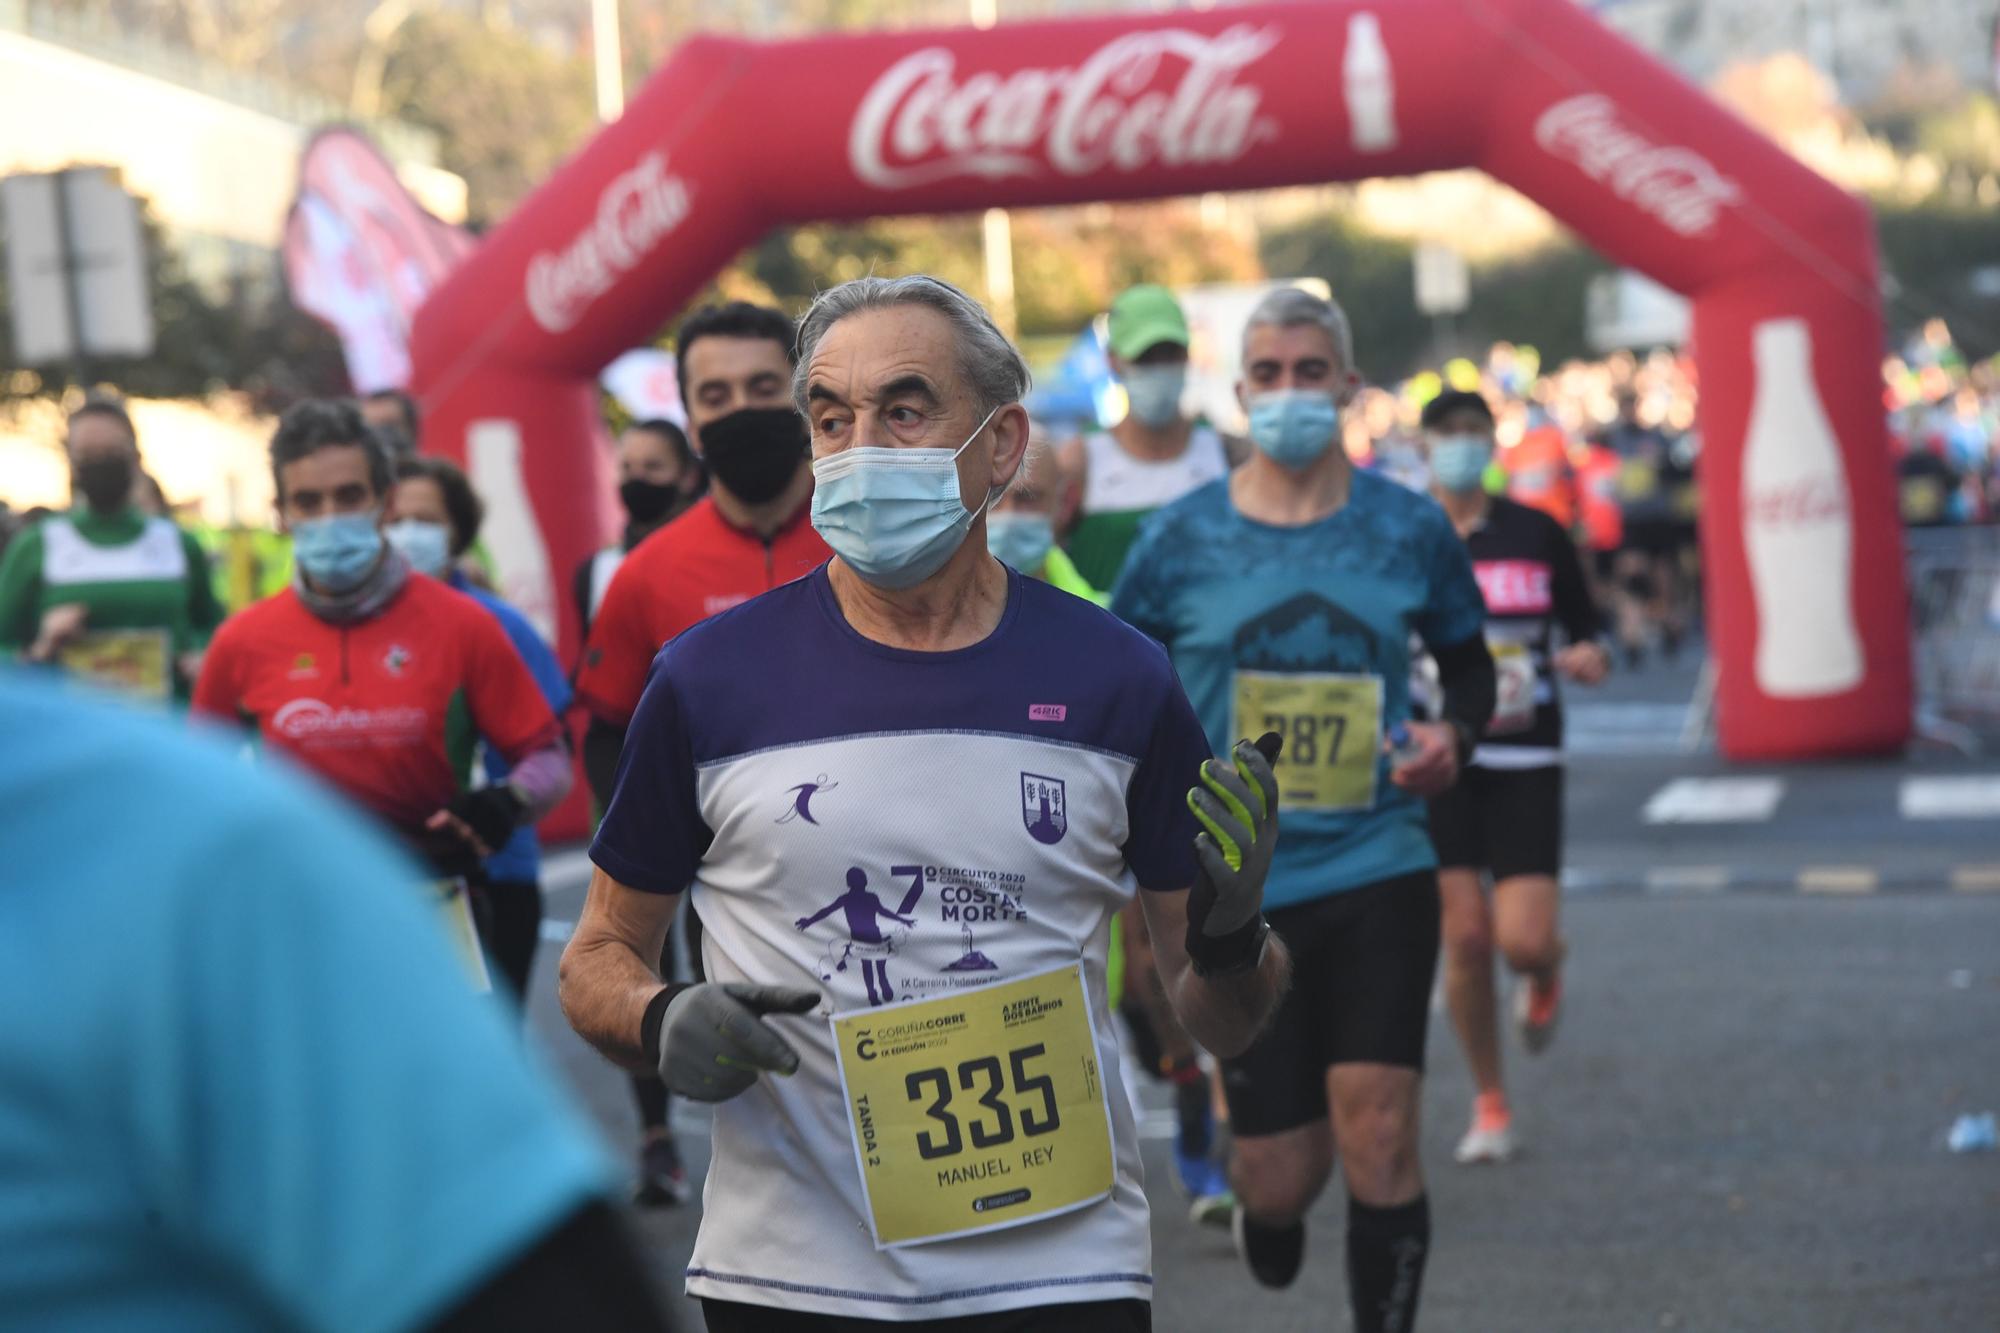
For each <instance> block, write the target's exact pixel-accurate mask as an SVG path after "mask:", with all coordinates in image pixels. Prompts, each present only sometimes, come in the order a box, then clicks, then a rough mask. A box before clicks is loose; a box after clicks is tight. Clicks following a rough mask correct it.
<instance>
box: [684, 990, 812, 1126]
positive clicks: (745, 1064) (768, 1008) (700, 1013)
mask: <svg viewBox="0 0 2000 1333" xmlns="http://www.w3.org/2000/svg"><path fill="white" fill-rule="evenodd" d="M819 1001H820V996H819V992H818V991H810V990H800V989H797V988H795V987H791V986H757V985H752V984H751V983H749V982H745V981H727V982H703V983H701V984H699V985H694V986H689V987H687V988H686V989H684V990H682V991H680V992H679V993H677V994H675V995H674V996H673V997H672V998H671V999H670V1000H668V1001H667V1008H666V1013H665V1015H664V1016H663V1017H662V1019H661V1021H660V1037H659V1041H660V1045H659V1061H660V1081H661V1082H663V1083H665V1084H666V1085H667V1087H668V1088H670V1089H672V1090H673V1091H675V1092H678V1093H679V1094H680V1095H681V1096H683V1097H686V1098H688V1099H689V1100H691V1101H697V1102H726V1101H728V1100H729V1099H730V1098H731V1097H734V1096H736V1094H738V1093H740V1092H742V1091H743V1090H744V1089H745V1088H748V1087H749V1086H750V1085H751V1084H752V1083H755V1082H756V1081H757V1076H758V1075H759V1074H761V1073H763V1072H764V1071H766V1070H769V1071H770V1072H772V1073H774V1074H791V1073H795V1072H796V1071H797V1070H798V1067H799V1053H798V1052H797V1051H795V1050H793V1049H792V1045H791V1043H790V1042H788V1041H786V1040H785V1039H784V1038H783V1037H781V1036H779V1035H778V1033H777V1031H776V1030H775V1029H773V1028H772V1027H771V1026H770V1025H769V1024H767V1023H765V1022H764V1017H765V1015H767V1014H803V1013H808V1012H810V1011H811V1010H813V1009H814V1008H816V1007H818V1005H819Z"/></svg>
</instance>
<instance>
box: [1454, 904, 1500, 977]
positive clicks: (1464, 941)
mask: <svg viewBox="0 0 2000 1333" xmlns="http://www.w3.org/2000/svg"><path fill="white" fill-rule="evenodd" d="M1444 951H1445V956H1446V957H1447V958H1449V959H1450V960H1451V962H1452V964H1453V966H1456V967H1479V966H1482V965H1484V964H1486V963H1488V962H1490V961H1491V960H1492V958H1493V923H1492V922H1491V921H1489V920H1488V919H1487V917H1486V913H1485V912H1483V911H1471V910H1467V911H1455V910H1453V905H1452V904H1450V903H1449V901H1447V905H1446V907H1445V913H1444Z"/></svg>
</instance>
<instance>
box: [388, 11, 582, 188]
mask: <svg viewBox="0 0 2000 1333" xmlns="http://www.w3.org/2000/svg"><path fill="white" fill-rule="evenodd" d="M440 71H449V73H450V76H449V77H440ZM381 105H382V110H383V112H384V114H386V115H390V116H394V117H396V118H398V119H400V120H404V121H408V122H409V123H411V124H413V125H419V126H422V127H424V128H427V129H431V130H434V131H436V132H437V134H438V137H439V139H440V141H441V144H442V149H441V152H442V158H441V161H440V162H439V165H440V166H443V167H444V168H446V169H447V170H449V171H455V172H457V173H458V174H459V175H461V176H463V177H465V182H466V189H467V199H468V211H469V216H470V218H471V220H472V221H473V222H474V223H476V224H485V223H491V222H495V221H498V220H499V219H500V218H502V217H504V216H505V215H506V213H507V212H508V211H509V210H510V209H512V208H513V206H514V205H515V204H516V203H518V202H519V201H520V200H521V198H522V196H524V195H526V194H527V193H528V192H529V191H530V190H532V189H533V188H534V187H535V186H537V185H540V184H541V183H542V182H543V181H544V180H546V179H547V178H548V176H549V174H550V173H551V172H552V171H554V170H555V168H556V166H557V164H558V163H560V162H561V161H562V159H563V158H564V157H566V156H567V155H568V154H569V153H570V151H571V150H573V149H574V148H576V147H577V146H578V145H580V144H581V143H583V142H584V140H585V139H587V138H588V137H589V135H590V133H591V131H592V130H594V129H595V128H596V125H597V118H596V112H595V110H594V105H595V104H594V101H593V97H592V92H591V76H590V67H589V65H588V64H587V63H585V62H584V61H583V60H582V59H581V58H579V57H577V56H573V55H555V54H552V53H551V52H550V51H549V50H548V49H547V48H545V47H544V46H542V45H541V44H540V43H538V42H536V41H534V40H533V39H532V38H531V37H529V36H527V35H525V34H523V33H522V32H520V31H518V30H516V29H512V28H492V27H488V26H486V25H485V24H484V23H481V22H480V21H478V20H477V19H475V18H473V17H470V16H468V15H465V14H460V13H451V12H443V11H437V12H420V13H417V14H414V15H413V16H412V17H411V18H410V19H409V20H408V21H407V22H405V23H403V24H402V25H401V26H400V28H398V30H397V31H396V34H395V39H394V44H393V46H392V47H391V49H390V53H389V58H388V61H387V64H386V66H385V68H384V70H383V76H382V102H381Z"/></svg>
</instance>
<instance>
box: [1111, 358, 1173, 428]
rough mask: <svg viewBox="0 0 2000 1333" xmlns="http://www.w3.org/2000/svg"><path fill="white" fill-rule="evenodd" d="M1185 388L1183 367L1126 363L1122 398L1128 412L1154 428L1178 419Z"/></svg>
mask: <svg viewBox="0 0 2000 1333" xmlns="http://www.w3.org/2000/svg"><path fill="white" fill-rule="evenodd" d="M1186 388H1187V367H1186V366H1130V367H1127V368H1126V371H1125V399H1126V401H1127V402H1128V403H1130V404H1131V406H1132V415H1133V416H1135V417H1137V418H1138V419H1139V420H1140V421H1142V422H1144V423H1145V424H1146V425H1148V426H1151V427H1152V428H1153V429H1155V430H1158V429H1160V428H1161V427H1162V426H1167V425H1170V424H1172V423H1173V422H1174V421H1176V420H1178V419H1179V418H1180V414H1181V393H1182V391H1184V390H1185V389H1186Z"/></svg>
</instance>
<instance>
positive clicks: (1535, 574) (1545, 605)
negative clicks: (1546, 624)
mask: <svg viewBox="0 0 2000 1333" xmlns="http://www.w3.org/2000/svg"><path fill="white" fill-rule="evenodd" d="M1472 576H1473V577H1474V578H1476V579H1478V580H1479V591H1480V592H1481V593H1482V594H1483V595H1484V596H1485V598H1486V610H1487V613H1488V614H1490V615H1496V616H1531V615H1544V614H1547V612H1548V611H1549V609H1550V608H1551V607H1552V606H1553V605H1554V604H1555V602H1554V599H1553V597H1552V596H1551V590H1550V583H1551V579H1550V575H1549V567H1548V565H1547V564H1545V563H1544V562H1542V561H1540V560H1479V561H1475V562H1474V563H1473V566H1472Z"/></svg>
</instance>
